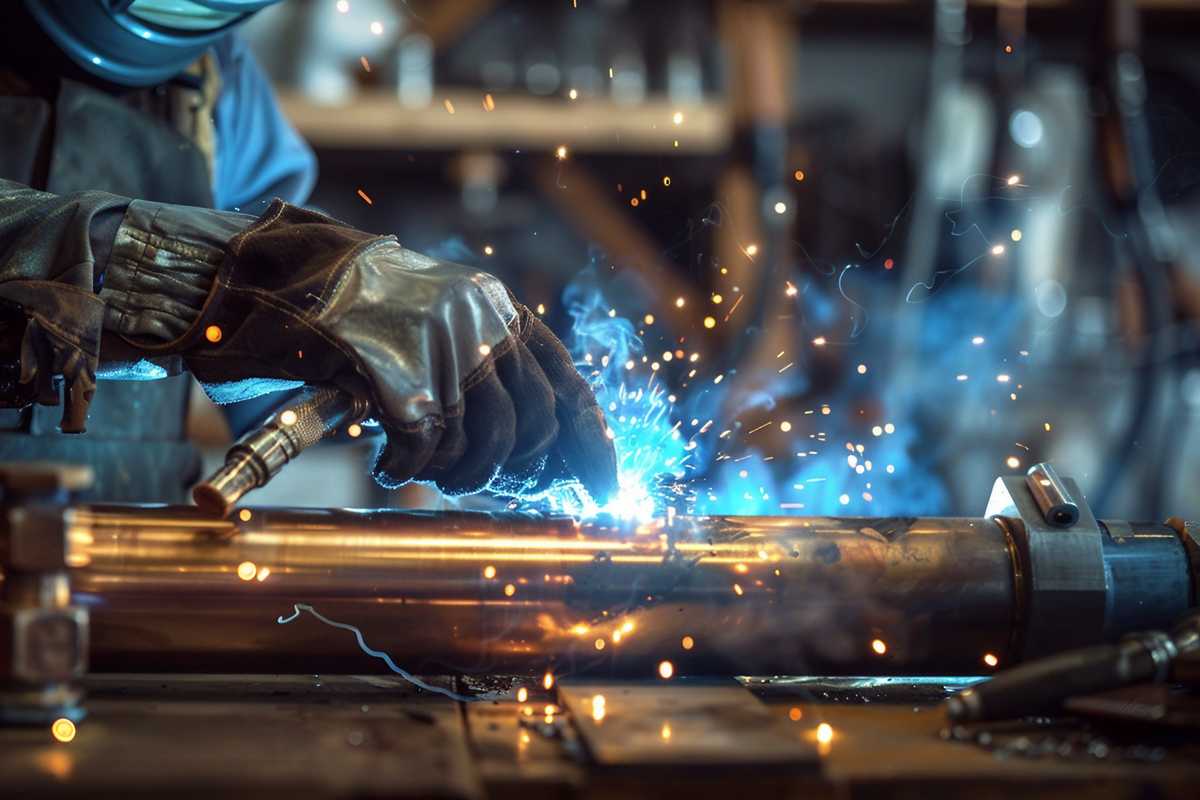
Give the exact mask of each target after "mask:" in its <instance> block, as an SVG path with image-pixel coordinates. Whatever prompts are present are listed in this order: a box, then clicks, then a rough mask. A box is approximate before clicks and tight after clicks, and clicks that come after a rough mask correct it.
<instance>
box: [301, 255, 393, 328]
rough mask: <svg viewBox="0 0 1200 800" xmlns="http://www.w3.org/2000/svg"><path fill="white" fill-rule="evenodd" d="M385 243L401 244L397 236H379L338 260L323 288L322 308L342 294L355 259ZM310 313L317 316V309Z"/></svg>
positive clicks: (321, 295) (321, 296)
mask: <svg viewBox="0 0 1200 800" xmlns="http://www.w3.org/2000/svg"><path fill="white" fill-rule="evenodd" d="M384 242H393V243H395V244H396V245H397V246H399V244H400V243H399V241H397V240H396V237H395V236H379V237H376V238H374V239H368V240H366V241H365V242H360V243H359V244H357V245H355V246H354V247H353V248H351V249H350V250H349V251H348V252H347V253H345V254H344V255H343V256H342V258H341V259H339V260H338V262H337V265H336V266H335V267H334V268H333V270H331V271H330V274H329V277H328V278H326V279H325V285H324V286H322V287H321V294H320V297H319V299H320V301H321V306H322V308H323V307H324V306H325V304H326V303H327V302H328V299H329V298H330V297H332V296H334V295H336V294H339V293H341V291H342V287H343V286H344V285H345V283H346V281H347V280H348V279H349V277H350V273H351V270H350V269H349V267H350V266H351V265H352V264H353V262H354V259H356V258H358V257H359V256H361V255H365V254H366V253H367V251H368V250H370V249H372V248H373V247H374V246H376V245H378V244H382V243H384ZM334 278H336V279H337V283H336V285H335V286H334V287H333V289H332V291H331V290H330V288H329V282H330V281H332V280H334ZM308 313H310V314H314V315H315V313H316V307H315V306H314V308H313V310H312V311H309V312H308Z"/></svg>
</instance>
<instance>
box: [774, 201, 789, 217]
mask: <svg viewBox="0 0 1200 800" xmlns="http://www.w3.org/2000/svg"><path fill="white" fill-rule="evenodd" d="M775 213H776V214H786V213H787V203H785V202H783V201H782V200H780V201H779V202H778V203H776V204H775Z"/></svg>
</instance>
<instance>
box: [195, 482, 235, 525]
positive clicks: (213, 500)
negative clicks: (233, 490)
mask: <svg viewBox="0 0 1200 800" xmlns="http://www.w3.org/2000/svg"><path fill="white" fill-rule="evenodd" d="M192 501H193V502H195V504H196V506H197V507H198V508H200V510H202V511H205V512H207V513H209V514H213V515H215V516H218V517H224V516H226V515H227V514H229V511H230V509H232V508H233V503H231V502H229V501H228V500H227V499H226V498H225V495H223V494H221V491H220V489H218V488H217V487H215V486H213V485H212V484H211V483H198V484H196V485H195V486H193V487H192Z"/></svg>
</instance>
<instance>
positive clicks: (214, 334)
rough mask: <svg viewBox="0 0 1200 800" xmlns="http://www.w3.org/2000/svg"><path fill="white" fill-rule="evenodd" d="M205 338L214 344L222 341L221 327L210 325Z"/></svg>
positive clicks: (205, 331) (205, 332) (205, 330)
mask: <svg viewBox="0 0 1200 800" xmlns="http://www.w3.org/2000/svg"><path fill="white" fill-rule="evenodd" d="M204 338H205V339H207V340H208V341H210V342H212V343H213V344H216V343H217V342H219V341H221V327H220V326H219V325H209V326H208V327H207V328H205V329H204Z"/></svg>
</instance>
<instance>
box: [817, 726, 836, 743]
mask: <svg viewBox="0 0 1200 800" xmlns="http://www.w3.org/2000/svg"><path fill="white" fill-rule="evenodd" d="M817 741H818V742H820V743H821V744H829V743H830V742H832V741H833V726H832V725H830V724H829V723H828V722H822V723H821V724H820V725H818V726H817Z"/></svg>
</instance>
